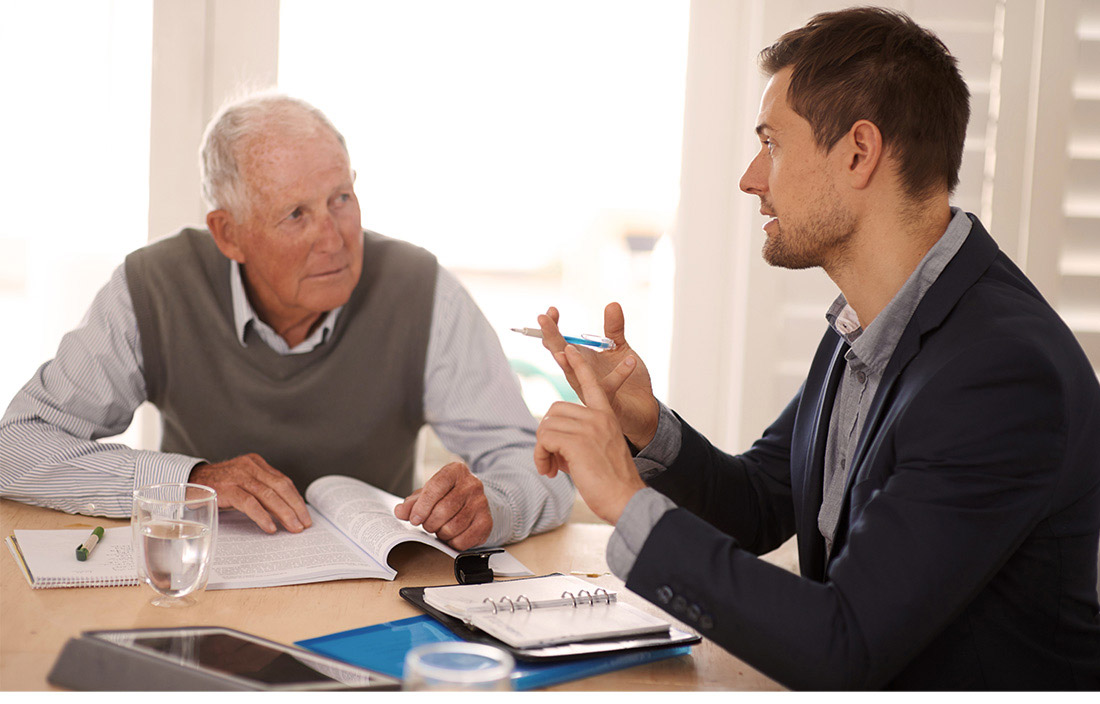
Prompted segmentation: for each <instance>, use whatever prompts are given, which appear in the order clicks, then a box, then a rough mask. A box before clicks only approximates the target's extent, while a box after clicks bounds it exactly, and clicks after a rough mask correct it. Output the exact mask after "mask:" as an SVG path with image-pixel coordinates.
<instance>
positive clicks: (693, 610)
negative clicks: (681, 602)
mask: <svg viewBox="0 0 1100 704" xmlns="http://www.w3.org/2000/svg"><path fill="white" fill-rule="evenodd" d="M702 613H703V610H702V609H700V608H699V605H698V604H692V605H691V606H689V607H688V611H687V617H688V619H689V620H691V621H698V620H699V616H701V615H702Z"/></svg>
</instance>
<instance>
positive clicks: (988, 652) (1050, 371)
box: [627, 216, 1100, 689]
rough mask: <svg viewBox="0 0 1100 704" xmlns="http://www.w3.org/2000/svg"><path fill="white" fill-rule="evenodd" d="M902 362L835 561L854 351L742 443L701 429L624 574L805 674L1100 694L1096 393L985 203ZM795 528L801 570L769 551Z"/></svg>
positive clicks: (884, 398) (817, 360)
mask: <svg viewBox="0 0 1100 704" xmlns="http://www.w3.org/2000/svg"><path fill="white" fill-rule="evenodd" d="M970 217H971V220H973V222H974V226H973V229H972V231H971V233H970V235H969V236H968V237H967V239H966V241H965V242H964V243H963V245H962V248H961V249H960V250H959V252H958V253H957V254H956V255H955V257H954V258H953V259H952V261H951V262H950V263H949V264H948V265H947V267H946V268H945V269H944V271H943V273H942V274H941V275H940V277H939V279H937V281H936V282H935V283H934V284H933V285H932V287H931V288H930V289H929V290H928V292H927V293H926V294H925V296H924V298H923V299H922V301H921V303H920V305H919V306H918V307H917V309H916V311H915V313H914V315H913V317H912V319H911V320H910V322H909V324H908V326H907V327H906V329H905V331H904V333H903V334H902V337H901V340H900V342H899V343H898V346H897V348H896V350H895V352H894V354H893V356H892V357H891V359H890V361H889V363H888V365H887V367H886V370H885V373H884V376H883V379H882V382H881V384H880V386H879V389H878V392H877V393H876V395H875V398H874V400H873V402H872V407H871V410H870V412H869V414H868V417H867V420H866V422H865V424H864V428H863V431H862V435H861V437H860V440H859V444H858V447H857V450H856V453H855V455H854V457H853V462H852V464H851V473H850V475H849V478H848V485H847V488H846V495H845V502H844V508H843V509H842V513H841V518H840V524H839V526H838V528H837V537H836V539H835V543H834V548H833V552H832V557H831V559H829V560H828V561H827V562H826V560H825V547H824V540H823V538H822V537H821V534H820V533H819V532H818V527H817V514H818V510H819V509H820V507H821V498H822V474H823V466H824V456H825V441H826V435H827V433H828V428H829V414H830V410H831V408H832V403H833V397H834V395H835V393H836V389H837V385H838V382H839V379H840V375H841V372H842V370H843V365H844V352H845V351H846V350H847V344H846V343H845V342H844V341H843V340H842V338H840V337H839V336H838V335H837V334H836V333H835V332H833V331H832V330H831V329H829V330H828V331H827V332H826V333H825V336H824V338H823V339H822V341H821V344H820V346H819V347H818V350H817V354H816V356H815V357H814V361H813V364H812V366H811V367H810V372H809V375H808V376H807V378H806V381H805V382H804V384H803V387H802V389H801V391H800V392H799V394H798V395H797V396H796V397H795V399H794V400H793V401H792V402H791V403H790V405H788V406H787V408H786V409H785V410H784V411H783V413H782V414H781V415H780V416H779V418H778V420H776V421H775V423H774V424H773V425H772V426H771V427H770V428H768V429H767V431H766V432H765V433H764V436H763V437H762V438H761V439H760V440H759V441H757V442H756V443H755V444H754V445H753V446H752V448H751V449H750V450H749V451H748V452H745V453H744V454H742V455H738V456H731V455H727V454H725V453H723V452H721V451H720V450H718V449H716V448H715V447H714V446H713V445H711V444H710V443H709V442H707V441H706V439H704V438H703V437H702V436H700V435H699V434H698V433H697V432H696V431H695V430H693V429H692V428H690V427H689V426H688V425H687V424H686V423H685V424H684V430H683V443H682V447H681V451H680V454H679V456H678V457H677V459H676V460H675V462H674V463H673V464H672V465H671V466H670V467H669V468H668V470H667V471H665V472H663V473H662V474H660V475H658V477H657V478H656V479H654V480H653V481H652V482H651V486H653V487H654V488H655V489H657V490H658V491H660V492H662V493H664V494H665V495H667V496H669V497H670V498H672V499H673V500H674V501H675V502H676V503H677V504H678V506H679V508H677V509H675V510H672V511H669V512H667V513H666V514H665V515H664V516H663V517H662V518H661V519H660V521H659V522H658V523H657V525H656V526H655V527H654V529H653V531H652V532H651V533H650V535H649V537H648V539H647V540H646V542H645V544H644V545H643V547H642V550H641V552H640V553H639V555H638V559H637V562H636V563H635V565H634V568H633V569H632V570H631V572H630V575H629V579H628V581H627V587H629V588H630V589H631V590H633V591H635V592H637V593H638V594H640V595H642V596H644V597H646V598H647V599H649V600H651V601H653V602H654V603H656V604H658V605H660V606H662V607H663V608H665V609H666V610H668V611H669V612H670V613H671V614H673V615H674V616H676V617H677V618H679V619H680V620H683V621H685V622H686V623H689V624H690V625H693V626H695V627H696V628H698V630H699V631H700V632H701V633H702V634H703V635H704V636H706V637H708V638H711V639H713V640H714V641H715V642H717V643H718V644H719V645H721V646H722V647H724V648H726V649H727V650H729V651H730V652H731V653H733V654H734V655H736V656H737V657H739V658H741V659H743V660H744V661H745V662H747V663H749V664H750V665H752V666H753V667H755V668H757V669H758V670H760V671H761V672H763V673H765V674H766V675H768V676H770V677H772V678H774V679H776V680H777V681H779V682H780V683H782V684H784V685H786V686H788V687H791V688H796V689H861V688H917V689H1075V688H1082V689H1100V608H1098V606H1097V593H1096V574H1097V540H1098V536H1100V386H1098V384H1097V379H1096V375H1095V373H1094V372H1093V370H1092V368H1091V367H1090V365H1089V363H1088V360H1087V359H1086V357H1085V355H1084V353H1083V351H1082V350H1081V347H1080V345H1079V344H1078V343H1077V341H1076V340H1075V338H1074V337H1073V334H1072V333H1071V332H1070V331H1069V329H1068V328H1067V327H1066V326H1065V324H1064V323H1063V322H1062V321H1061V319H1060V318H1059V317H1058V315H1057V314H1056V313H1055V312H1054V311H1053V310H1052V309H1051V308H1050V306H1049V305H1048V304H1047V303H1046V302H1045V301H1044V300H1043V298H1042V296H1041V295H1040V294H1039V292H1038V291H1037V290H1036V289H1035V287H1034V286H1032V284H1031V283H1030V282H1029V281H1028V280H1027V278H1026V277H1025V276H1024V275H1023V273H1021V272H1020V271H1019V269H1017V268H1016V267H1015V266H1014V265H1013V264H1012V263H1011V262H1010V261H1009V259H1008V258H1007V257H1006V256H1005V255H1004V254H1003V253H1001V252H1000V251H999V250H998V248H997V245H996V244H995V243H994V241H993V239H992V238H991V237H990V236H989V234H988V233H987V232H986V231H985V229H984V228H983V227H982V226H981V223H979V222H978V221H977V219H976V218H974V216H970ZM796 532H797V534H798V554H799V564H800V569H801V572H802V575H801V577H799V576H797V575H794V574H791V573H789V572H787V571H785V570H783V569H780V568H779V567H776V566H773V565H771V564H768V563H766V562H764V561H762V560H759V559H757V558H756V557H755V555H759V554H762V553H765V552H767V551H769V550H772V549H774V548H776V547H778V546H779V545H780V544H782V543H783V542H784V540H786V539H787V538H788V537H789V536H790V535H792V534H793V533H796Z"/></svg>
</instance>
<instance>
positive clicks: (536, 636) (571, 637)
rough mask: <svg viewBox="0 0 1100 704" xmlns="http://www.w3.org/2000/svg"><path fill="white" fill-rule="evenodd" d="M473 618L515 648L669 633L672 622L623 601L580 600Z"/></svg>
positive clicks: (500, 611) (483, 629)
mask: <svg viewBox="0 0 1100 704" xmlns="http://www.w3.org/2000/svg"><path fill="white" fill-rule="evenodd" d="M471 622H472V623H473V625H474V626H476V627H478V628H480V629H481V630H482V631H484V632H486V633H488V634H489V635H491V636H494V637H496V638H499V639H500V640H502V641H504V642H505V643H507V644H508V645H510V646H512V647H513V648H532V647H536V646H543V645H554V644H557V643H575V642H578V641H585V640H595V639H598V638H599V639H603V638H622V637H625V636H633V635H640V634H644V633H667V632H668V629H669V624H668V623H667V622H665V621H662V620H661V619H659V618H657V617H656V616H650V615H649V614H647V613H645V612H644V611H640V610H638V609H636V608H634V607H633V606H630V605H629V604H624V603H622V602H618V603H616V602H611V603H610V604H606V603H595V604H591V605H590V604H588V603H584V604H579V603H578V604H577V606H572V605H570V606H562V607H557V608H545V609H531V610H530V611H528V610H526V609H517V610H515V611H507V610H498V611H497V612H496V613H495V614H494V613H492V612H488V613H476V614H474V615H473V616H472V618H471Z"/></svg>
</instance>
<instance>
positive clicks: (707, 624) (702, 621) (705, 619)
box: [699, 614, 714, 631]
mask: <svg viewBox="0 0 1100 704" xmlns="http://www.w3.org/2000/svg"><path fill="white" fill-rule="evenodd" d="M699 628H702V629H703V630H707V631H709V630H710V629H712V628H714V619H712V618H711V617H710V614H703V615H702V616H701V617H700V618H699Z"/></svg>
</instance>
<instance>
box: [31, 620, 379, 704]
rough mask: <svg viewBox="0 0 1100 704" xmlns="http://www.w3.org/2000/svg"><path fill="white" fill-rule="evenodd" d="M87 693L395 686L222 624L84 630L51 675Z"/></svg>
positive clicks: (370, 674) (58, 682)
mask: <svg viewBox="0 0 1100 704" xmlns="http://www.w3.org/2000/svg"><path fill="white" fill-rule="evenodd" d="M47 679H48V680H49V681H50V682H51V683H52V684H55V685H59V686H62V687H67V688H69V689H77V690H84V691H102V690H129V691H134V690H138V691H173V690H266V691H306V690H364V689H379V690H395V689H399V688H400V684H401V683H400V681H399V680H397V679H394V678H393V677H389V676H387V675H383V674H381V673H378V672H373V671H371V670H366V669H364V668H361V667H357V666H355V665H349V664H347V663H343V662H340V661H339V660H334V659H332V658H328V657H325V656H323V655H318V654H316V653H311V652H309V651H307V650H303V649H301V648H298V647H295V646H292V645H284V644H282V643H276V642H274V641H270V640H266V639H264V638H259V637H257V636H254V635H251V634H249V633H242V632H241V631H235V630H233V629H230V628H222V627H218V626H194V627H185V628H143V629H133V630H118V631H86V632H84V633H82V634H81V637H80V638H73V639H71V640H69V642H68V643H66V644H65V648H64V649H63V650H62V652H61V655H59V656H58V659H57V662H56V663H55V664H54V667H53V669H52V670H51V671H50V674H49V676H48V678H47Z"/></svg>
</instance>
